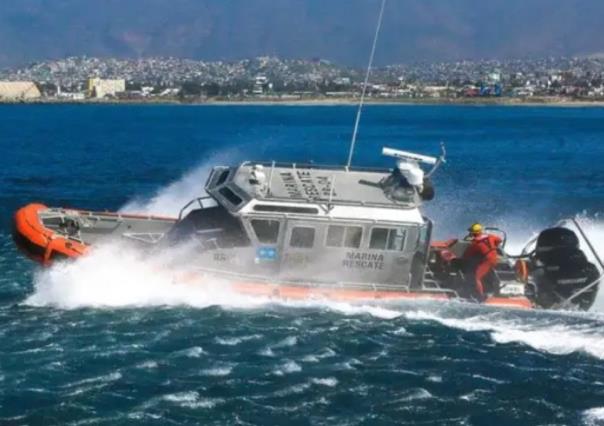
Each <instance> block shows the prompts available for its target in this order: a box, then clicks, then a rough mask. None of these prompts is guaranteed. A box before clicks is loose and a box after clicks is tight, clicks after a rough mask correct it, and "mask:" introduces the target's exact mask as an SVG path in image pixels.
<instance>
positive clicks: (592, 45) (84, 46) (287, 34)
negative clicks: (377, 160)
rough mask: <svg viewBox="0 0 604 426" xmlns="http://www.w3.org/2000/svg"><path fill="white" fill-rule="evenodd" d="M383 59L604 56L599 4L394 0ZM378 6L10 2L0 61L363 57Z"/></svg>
mask: <svg viewBox="0 0 604 426" xmlns="http://www.w3.org/2000/svg"><path fill="white" fill-rule="evenodd" d="M386 8H387V9H386V14H385V17H384V24H383V28H382V34H381V38H380V43H379V44H378V50H377V53H376V64H378V65H384V64H393V63H408V62H412V61H446V60H459V59H476V58H498V59H500V58H509V57H530V56H535V55H536V56H547V55H589V54H592V53H598V52H602V51H604V40H603V38H602V37H601V36H600V34H599V33H600V31H599V28H600V22H602V21H604V2H601V1H598V0H531V1H526V0H525V1H521V0H507V1H504V0H490V1H489V2H487V3H485V2H482V1H479V0H456V1H453V2H436V1H433V0H427V1H426V0H423V1H422V0H397V1H390V2H388V3H387V5H386ZM378 10H379V0H330V1H327V2H326V1H323V0H304V1H303V0H279V1H278V2H274V1H272V0H254V1H249V0H248V1H244V0H225V1H221V2H216V1H212V0H173V1H172V2H169V3H168V2H166V1H163V0H129V1H118V0H104V1H103V3H102V4H100V3H96V2H91V1H89V0H84V1H82V0H4V1H3V7H2V9H0V66H3V67H8V66H10V67H13V66H20V65H24V64H26V63H28V62H32V61H38V60H46V59H56V58H62V57H66V56H80V55H90V56H100V57H109V56H111V57H122V58H137V57H149V56H175V57H183V58H192V59H202V60H236V59H241V58H246V57H255V56H261V55H274V56H279V57H283V58H314V57H321V58H325V59H328V60H332V61H334V62H337V63H342V64H347V65H353V66H359V65H362V64H364V62H365V61H366V58H367V55H368V52H369V48H370V43H371V38H372V35H373V31H374V28H375V22H376V19H377V13H378Z"/></svg>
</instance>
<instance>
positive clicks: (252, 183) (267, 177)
mask: <svg viewBox="0 0 604 426" xmlns="http://www.w3.org/2000/svg"><path fill="white" fill-rule="evenodd" d="M395 178H396V177H393V173H392V170H390V169H367V168H350V169H348V170H346V168H344V167H341V166H316V165H297V164H289V163H288V164H277V163H252V162H246V163H243V164H241V165H240V166H239V167H232V168H227V167H216V168H214V170H213V172H212V175H211V176H210V178H209V180H208V183H207V185H206V190H207V191H208V192H209V193H210V194H211V195H212V196H214V198H217V199H218V201H219V202H221V203H223V201H226V202H227V203H226V204H235V203H232V202H230V201H233V199H234V200H236V199H237V198H240V199H241V200H242V203H240V204H241V205H239V206H238V207H239V208H241V207H242V206H243V205H245V204H247V202H249V201H251V200H258V201H281V202H296V203H330V204H333V205H338V204H343V205H360V206H367V207H390V208H399V209H400V208H406V209H412V208H417V207H418V206H419V204H420V201H419V196H418V194H417V190H416V189H415V188H413V187H411V186H409V185H408V184H406V181H404V178H403V181H400V182H399V181H397V184H396V185H395V186H396V188H393V187H392V185H391V184H392V179H395ZM399 178H400V177H399ZM399 178H396V179H399ZM388 179H390V180H388ZM389 182H390V183H389ZM224 187H227V189H223V188H224ZM232 194H235V197H234V198H233V197H232ZM229 198H231V200H230V201H229ZM230 210H232V209H230Z"/></svg>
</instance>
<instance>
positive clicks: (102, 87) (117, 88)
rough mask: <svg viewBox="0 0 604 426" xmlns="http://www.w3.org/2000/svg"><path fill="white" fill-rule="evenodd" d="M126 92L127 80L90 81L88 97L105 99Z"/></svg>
mask: <svg viewBox="0 0 604 426" xmlns="http://www.w3.org/2000/svg"><path fill="white" fill-rule="evenodd" d="M125 91H126V80H124V79H115V80H106V79H102V78H96V77H95V78H89V79H88V96H89V97H91V98H99V99H100V98H105V97H107V96H116V95H117V94H118V93H123V92H125Z"/></svg>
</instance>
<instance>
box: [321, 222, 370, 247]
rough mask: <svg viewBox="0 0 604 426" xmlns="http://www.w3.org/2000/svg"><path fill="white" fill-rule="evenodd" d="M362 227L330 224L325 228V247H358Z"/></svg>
mask: <svg viewBox="0 0 604 426" xmlns="http://www.w3.org/2000/svg"><path fill="white" fill-rule="evenodd" d="M362 236H363V228H362V227H360V226H343V225H330V226H329V228H327V240H326V242H325V245H326V246H327V247H347V248H359V247H360V246H361V237H362Z"/></svg>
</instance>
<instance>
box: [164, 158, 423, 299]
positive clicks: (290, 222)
mask: <svg viewBox="0 0 604 426" xmlns="http://www.w3.org/2000/svg"><path fill="white" fill-rule="evenodd" d="M409 180H410V179H409V178H408V177H407V176H406V175H405V173H401V170H400V169H399V168H395V169H393V170H391V169H366V168H345V167H338V166H335V167H324V166H316V165H298V164H279V163H274V162H273V163H251V162H246V163H243V164H241V165H239V166H237V167H215V168H214V169H213V170H212V172H211V174H210V176H209V178H208V181H207V183H206V186H205V189H206V192H207V193H208V194H209V196H208V197H205V198H200V199H197V200H194V201H193V202H192V203H189V205H187V206H185V208H183V211H181V218H182V220H180V221H179V222H178V223H177V225H176V226H175V227H174V229H173V230H172V231H171V232H170V234H171V235H169V239H171V240H175V239H176V240H180V239H181V238H183V237H190V236H191V235H194V238H195V239H196V240H197V241H198V242H199V244H200V246H201V247H202V250H201V254H200V256H201V259H200V260H199V262H200V263H199V266H200V267H206V268H211V269H218V270H221V271H228V272H231V273H241V274H246V275H248V276H249V275H253V276H255V277H260V278H265V279H278V280H279V281H280V282H308V281H312V282H313V283H323V284H334V285H338V284H346V285H348V286H350V285H358V286H367V285H371V286H374V287H377V288H379V287H392V286H396V287H406V288H416V287H419V286H421V285H422V280H423V276H424V270H425V264H426V260H427V256H428V250H429V242H430V233H431V222H430V221H429V220H428V219H426V218H425V217H423V216H422V214H421V212H420V206H421V203H422V198H425V186H427V185H428V182H427V181H426V182H424V181H422V182H421V184H420V185H412V184H410V183H409ZM191 209H192V210H191Z"/></svg>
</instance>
